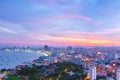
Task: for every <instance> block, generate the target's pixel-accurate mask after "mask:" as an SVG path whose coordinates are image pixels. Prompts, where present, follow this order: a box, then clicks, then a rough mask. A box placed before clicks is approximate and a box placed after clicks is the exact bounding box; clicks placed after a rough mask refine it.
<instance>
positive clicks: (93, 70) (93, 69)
mask: <svg viewBox="0 0 120 80" xmlns="http://www.w3.org/2000/svg"><path fill="white" fill-rule="evenodd" d="M90 80H96V67H95V66H91V67H90Z"/></svg>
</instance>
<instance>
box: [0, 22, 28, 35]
mask: <svg viewBox="0 0 120 80" xmlns="http://www.w3.org/2000/svg"><path fill="white" fill-rule="evenodd" d="M0 32H3V33H11V34H17V33H24V32H27V30H25V29H24V28H23V26H21V25H19V24H14V23H10V22H5V21H0Z"/></svg>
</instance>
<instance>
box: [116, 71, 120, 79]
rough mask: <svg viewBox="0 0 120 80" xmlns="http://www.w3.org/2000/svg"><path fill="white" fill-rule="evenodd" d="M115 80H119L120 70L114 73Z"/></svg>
mask: <svg viewBox="0 0 120 80" xmlns="http://www.w3.org/2000/svg"><path fill="white" fill-rule="evenodd" d="M116 80H120V69H118V70H117V71H116Z"/></svg>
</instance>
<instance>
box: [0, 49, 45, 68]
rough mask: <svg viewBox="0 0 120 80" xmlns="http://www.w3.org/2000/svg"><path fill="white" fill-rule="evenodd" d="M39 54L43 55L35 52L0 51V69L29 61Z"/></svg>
mask: <svg viewBox="0 0 120 80" xmlns="http://www.w3.org/2000/svg"><path fill="white" fill-rule="evenodd" d="M40 56H43V54H42V53H37V52H13V51H0V70H1V69H11V68H15V67H16V66H18V65H21V64H22V63H23V62H31V61H33V60H34V59H37V58H39V57H40Z"/></svg>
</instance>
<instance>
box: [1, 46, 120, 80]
mask: <svg viewBox="0 0 120 80" xmlns="http://www.w3.org/2000/svg"><path fill="white" fill-rule="evenodd" d="M0 51H7V52H33V53H39V54H44V56H40V57H39V58H38V59H35V60H33V61H31V62H23V64H21V65H17V66H16V67H15V68H13V69H1V73H0V79H1V80H4V79H5V80H120V47H72V46H68V47H50V46H48V45H45V46H44V47H40V48H32V47H5V48H1V49H0ZM21 54H22V53H21ZM66 76H67V77H66ZM10 78H13V79H10ZM14 78H16V79H14ZM17 78H19V79H17Z"/></svg>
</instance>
